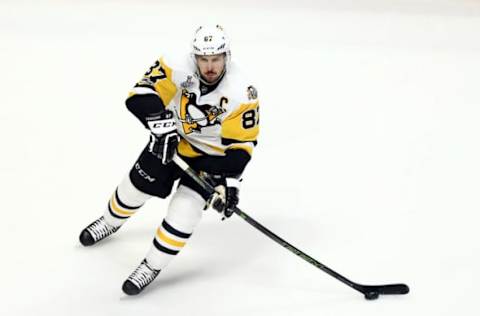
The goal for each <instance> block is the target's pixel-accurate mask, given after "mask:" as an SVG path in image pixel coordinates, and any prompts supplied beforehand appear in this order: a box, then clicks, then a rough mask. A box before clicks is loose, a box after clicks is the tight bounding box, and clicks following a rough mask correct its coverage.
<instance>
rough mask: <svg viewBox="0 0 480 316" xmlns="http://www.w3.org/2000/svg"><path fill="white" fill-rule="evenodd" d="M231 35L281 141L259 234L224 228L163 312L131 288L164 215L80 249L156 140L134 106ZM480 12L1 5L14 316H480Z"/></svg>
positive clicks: (6, 292) (1, 135)
mask: <svg viewBox="0 0 480 316" xmlns="http://www.w3.org/2000/svg"><path fill="white" fill-rule="evenodd" d="M209 21H211V22H217V21H218V22H220V23H221V24H223V25H224V26H225V28H226V29H227V31H228V32H229V34H230V36H231V37H232V40H233V44H232V49H233V54H234V56H235V58H236V59H237V60H239V61H240V62H241V63H242V64H243V65H244V66H245V67H247V69H249V72H250V74H251V77H252V78H254V79H255V81H256V84H257V87H258V90H259V94H260V98H261V124H262V126H261V138H260V141H259V146H258V147H257V149H256V151H255V153H254V159H253V160H252V162H251V164H250V165H249V167H248V169H247V171H246V173H245V181H244V186H243V188H242V195H241V204H240V206H241V208H242V209H243V210H244V211H246V212H247V213H248V214H250V215H252V216H253V217H254V218H256V219H257V220H258V221H260V222H261V223H263V224H264V225H266V226H267V227H269V228H270V229H272V230H273V231H274V232H276V233H277V234H278V235H280V236H282V237H283V238H285V239H286V240H288V241H290V242H291V243H293V244H294V245H296V246H298V247H299V248H300V249H302V250H304V251H305V252H306V253H308V254H310V255H311V256H313V257H314V258H316V259H318V260H319V261H320V262H322V263H324V264H326V265H328V266H330V267H331V268H333V269H334V270H337V271H338V272H340V273H342V274H344V275H345V276H347V277H349V278H351V279H352V280H354V281H357V282H362V283H385V282H405V283H407V284H409V285H410V287H411V293H410V294H409V295H407V296H398V297H382V298H381V299H379V300H377V301H374V302H367V301H365V300H364V299H363V298H362V296H361V295H359V294H357V292H355V291H353V290H351V289H350V288H348V287H347V286H345V285H343V284H341V283H340V282H338V281H336V280H335V279H333V278H331V277H330V276H328V275H326V274H325V273H323V272H322V271H320V270H318V269H316V268H314V267H313V266H311V265H309V264H307V263H305V262H304V261H302V260H300V259H299V258H297V257H296V256H294V255H292V254H291V253H289V252H288V251H286V250H284V249H282V248H281V247H279V246H278V245H276V244H275V243H273V242H272V241H270V240H269V239H267V238H266V237H264V236H263V235H262V234H261V233H259V232H257V231H256V230H255V229H252V228H251V227H250V226H249V225H248V224H246V223H245V222H244V221H243V220H241V219H240V218H232V219H231V220H229V221H227V222H220V221H219V218H218V216H217V214H214V213H206V214H205V216H204V219H203V221H202V222H201V224H200V225H199V227H198V229H197V230H196V232H195V234H194V236H193V237H192V238H191V241H190V242H189V244H188V245H187V247H186V248H185V249H184V250H183V252H182V253H181V254H180V255H179V256H178V257H177V258H175V260H174V261H173V262H172V264H171V265H170V266H169V267H168V268H167V269H165V271H163V272H162V273H161V275H160V276H159V278H158V279H157V280H156V282H155V283H154V284H152V285H151V286H150V287H149V288H148V289H147V290H146V291H145V293H144V294H143V295H141V296H139V297H135V298H130V297H126V296H124V295H123V294H122V292H121V289H120V287H121V284H122V282H123V280H124V279H125V278H126V277H127V276H128V274H129V273H130V272H131V271H132V269H133V268H134V267H135V266H136V265H137V264H138V263H139V261H140V260H141V259H142V258H143V256H144V254H145V252H146V251H147V250H148V248H149V247H150V243H151V240H152V236H153V232H154V229H155V227H156V226H157V225H158V223H159V222H160V220H161V219H162V218H163V216H164V214H165V208H166V203H167V202H166V201H161V200H158V199H157V200H152V201H150V202H149V203H148V204H147V205H146V206H145V207H144V209H143V210H142V211H141V212H140V214H138V215H137V216H136V217H134V218H132V219H131V220H130V222H129V223H128V224H126V225H125V226H124V227H123V228H122V229H121V230H120V231H119V232H118V234H116V235H115V236H114V237H112V238H110V239H109V240H106V241H105V242H103V243H101V244H99V245H98V246H95V247H92V248H88V249H86V248H82V247H81V246H80V245H79V243H78V241H77V238H78V234H79V232H80V231H81V229H82V228H83V227H84V226H85V225H86V224H88V223H90V222H91V221H92V220H94V219H95V218H96V217H98V216H99V215H100V214H101V212H102V211H103V208H104V207H105V205H106V202H107V199H108V198H109V196H110V194H111V193H112V192H113V190H114V188H115V186H116V185H117V184H118V182H119V181H120V180H121V178H122V177H123V175H124V174H125V173H126V172H127V170H128V169H129V168H130V166H131V165H132V163H133V162H134V160H135V159H136V157H137V155H138V154H139V152H140V150H141V149H142V148H143V146H144V144H145V143H146V140H147V134H146V131H145V130H144V129H143V128H141V126H140V125H139V123H138V122H137V121H136V119H135V118H134V117H133V116H132V115H130V114H129V113H128V111H127V110H126V109H125V107H124V105H123V102H124V99H125V97H126V94H127V92H128V90H129V89H130V87H131V86H132V84H133V83H134V82H135V81H136V80H137V79H139V77H140V76H141V75H142V73H143V72H144V71H145V69H146V68H147V67H148V66H149V65H150V64H151V63H152V62H153V61H154V60H155V58H156V57H157V56H158V55H159V54H160V53H162V52H174V51H176V50H180V49H181V48H185V47H188V43H189V40H190V38H191V35H192V32H193V30H194V29H195V27H196V26H197V25H198V24H199V23H202V22H209ZM479 34H480V3H479V2H478V1H474V0H471V1H468V0H463V1H461V0H457V1H455V0H436V1H428V0H421V1H413V0H404V1H401V0H395V1H393V0H383V1H380V0H356V1H353V0H351V1H347V0H342V1H326V0H323V1H313V0H312V1H307V0H298V1H273V0H272V1H264V2H262V3H260V4H258V3H256V2H255V1H253V0H245V1H241V2H240V1H237V2H233V1H231V2H229V1H183V2H180V1H179V3H177V4H176V3H175V2H174V1H146V0H144V1H113V0H112V1H105V0H102V1H78V2H77V3H76V2H73V1H5V0H3V1H2V2H1V3H0V89H1V99H0V107H1V111H0V140H1V147H0V148H1V155H0V175H1V176H0V179H1V180H0V197H1V200H0V205H1V221H0V227H1V229H0V240H1V254H2V256H1V261H0V268H1V269H0V272H1V275H2V277H1V283H2V285H1V286H0V297H1V300H2V302H1V304H0V314H1V315H52V316H53V315H72V316H73V315H82V316H83V315H116V316H120V315H154V314H158V315H208V316H214V315H229V316H234V315H242V316H245V315H316V316H318V315H369V316H372V315H479V314H480V308H479V307H478V303H477V301H476V299H477V298H478V295H479V294H478V293H479V290H478V283H479V281H480V276H479V272H478V271H479V266H480V246H479V242H480V238H479V237H480V233H479V228H478V227H479V215H478V214H479V212H480V196H479V192H480V167H479V165H480V145H479V138H480V127H479V126H480V124H479V121H480V115H479V114H480V111H479V104H480V91H479V88H478V87H479V79H480V78H479V77H480V40H479V39H480V37H479Z"/></svg>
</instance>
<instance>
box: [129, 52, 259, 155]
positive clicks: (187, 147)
mask: <svg viewBox="0 0 480 316" xmlns="http://www.w3.org/2000/svg"><path fill="white" fill-rule="evenodd" d="M195 70H196V67H195V65H194V63H193V61H192V59H191V58H190V56H188V55H183V56H181V57H180V58H178V57H177V58H175V57H173V56H172V57H170V56H163V57H162V58H160V59H158V60H157V61H156V62H155V63H154V65H153V66H152V67H151V68H150V69H149V71H148V72H147V73H146V74H145V75H144V77H143V78H142V79H141V80H140V81H139V82H138V83H137V85H136V86H135V87H134V88H133V89H132V91H131V92H130V95H129V96H133V95H138V94H148V93H154V94H158V96H159V97H160V98H161V99H162V101H163V103H164V104H165V106H166V108H167V109H169V110H171V111H172V112H174V113H175V119H176V122H177V130H178V133H179V134H180V135H181V137H182V139H181V141H180V143H179V145H178V152H179V153H180V154H181V155H183V156H186V157H198V156H201V155H205V154H206V155H212V156H224V155H225V151H226V150H228V149H240V150H245V151H246V152H248V153H249V154H250V155H251V154H252V151H253V147H254V146H255V144H256V142H257V136H258V132H259V112H258V108H259V107H258V106H259V105H258V98H257V91H256V89H255V88H254V87H253V85H251V84H250V82H248V81H247V80H246V79H245V78H244V77H243V76H242V75H241V74H240V72H239V70H238V68H237V66H236V65H235V63H234V62H231V63H230V65H229V67H228V69H227V72H226V74H225V76H224V78H223V79H222V80H221V81H220V83H219V85H218V86H217V87H216V88H215V90H213V91H211V92H209V93H207V94H205V95H201V92H200V81H199V79H198V78H197V75H196V72H195Z"/></svg>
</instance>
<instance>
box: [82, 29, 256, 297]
mask: <svg viewBox="0 0 480 316" xmlns="http://www.w3.org/2000/svg"><path fill="white" fill-rule="evenodd" d="M126 105H127V108H128V110H130V111H131V112H132V113H133V114H134V115H135V116H136V117H137V118H138V119H139V120H140V121H141V122H142V124H143V125H144V126H145V127H146V128H147V129H148V130H149V131H150V141H149V143H148V144H147V146H146V147H145V149H144V150H143V152H142V153H141V154H140V156H139V158H138V160H137V161H136V162H135V164H134V165H133V167H132V169H131V170H130V172H129V174H128V175H127V176H126V177H125V178H124V179H123V181H122V182H121V183H120V184H119V185H118V187H117V188H116V190H115V192H114V193H113V195H112V197H111V198H110V200H109V202H108V206H107V208H106V209H105V211H104V213H103V215H102V216H101V217H100V218H99V219H97V220H96V221H94V222H93V223H92V224H90V225H88V226H87V227H86V228H85V229H84V230H83V231H82V232H81V234H80V242H81V243H82V245H84V246H90V245H93V244H95V243H97V242H99V241H100V240H102V239H104V238H106V237H107V236H109V235H111V234H113V233H115V232H116V231H117V230H118V229H119V228H120V227H121V226H122V225H123V224H124V223H125V222H126V221H127V219H128V218H129V217H131V216H132V215H133V214H135V213H136V212H137V211H138V209H139V208H140V207H141V206H142V205H143V204H144V203H145V202H146V201H147V200H148V199H149V198H151V197H152V196H156V197H159V198H162V199H164V198H166V197H168V196H169V195H170V193H171V191H172V188H173V186H174V182H175V181H176V180H177V179H180V181H179V184H178V187H177V188H176V191H175V193H174V194H173V196H172V198H171V200H170V203H169V206H168V211H167V214H166V217H165V218H164V219H163V221H162V222H161V224H160V225H159V226H158V229H157V230H156V232H155V236H154V239H153V243H152V246H151V248H150V250H149V251H148V253H147V254H146V257H145V258H144V259H143V260H142V261H141V263H140V265H139V266H138V267H137V268H136V269H135V270H134V271H133V273H132V274H131V275H130V276H129V277H128V278H127V279H126V281H125V282H124V283H123V287H122V289H123V291H124V292H125V293H126V294H128V295H135V294H138V293H140V292H141V291H142V290H143V289H144V288H145V287H146V286H147V285H148V284H150V283H151V282H152V281H153V280H154V279H155V277H156V276H157V275H158V273H159V272H160V270H162V269H163V268H164V267H165V266H166V265H167V264H168V263H169V262H170V261H171V260H172V259H173V258H174V257H175V255H177V254H178V253H179V251H180V250H181V249H182V248H183V247H184V246H185V244H186V242H187V241H188V238H189V237H190V236H191V235H192V233H193V230H194V228H195V227H196V225H197V224H198V222H199V221H200V218H201V216H202V212H203V210H204V209H206V208H208V207H211V206H212V205H214V206H215V208H217V211H219V212H220V213H221V214H222V216H223V217H224V218H227V217H230V216H231V215H232V213H233V209H234V207H235V206H236V205H237V203H238V201H239V198H238V194H239V188H240V181H241V175H242V173H243V171H244V169H245V166H246V165H247V163H248V162H249V161H250V158H251V154H252V150H253V148H254V146H255V145H256V141H257V135H258V130H259V126H258V124H259V116H258V99H257V91H256V89H255V88H254V87H253V86H252V85H251V84H250V82H249V81H247V80H246V79H244V78H243V77H242V75H240V73H239V70H238V69H237V68H236V66H235V64H234V63H233V62H232V61H231V53H230V46H229V41H228V39H227V37H226V35H225V33H224V31H223V29H222V28H221V27H220V26H218V25H217V26H205V27H200V28H199V29H198V30H197V31H196V33H195V36H194V39H193V42H192V52H191V53H190V54H186V56H163V57H162V58H160V59H159V60H157V61H156V62H155V63H154V64H153V66H152V67H151V68H150V69H149V70H148V71H147V73H146V74H145V75H144V76H143V78H142V79H141V80H140V81H139V82H138V83H137V84H136V85H135V86H134V88H133V89H132V91H131V92H130V94H129V96H128V98H127V100H126ZM175 154H178V155H179V156H180V157H181V158H183V159H184V160H185V161H186V162H187V163H188V164H189V165H190V166H191V167H192V168H193V169H195V170H196V171H197V172H199V173H200V174H201V175H202V177H203V178H204V179H206V180H207V181H209V182H210V183H211V184H212V185H214V186H215V187H216V189H217V193H215V194H214V195H213V196H209V195H208V194H206V193H205V192H204V191H203V190H202V188H201V187H200V186H199V185H198V184H196V183H195V182H194V181H193V180H192V179H190V178H189V177H188V176H187V175H184V174H182V171H181V169H180V168H179V167H178V166H177V165H176V164H175V163H174V162H173V161H172V159H173V156H174V155H175ZM218 200H221V201H222V202H223V203H216V202H218Z"/></svg>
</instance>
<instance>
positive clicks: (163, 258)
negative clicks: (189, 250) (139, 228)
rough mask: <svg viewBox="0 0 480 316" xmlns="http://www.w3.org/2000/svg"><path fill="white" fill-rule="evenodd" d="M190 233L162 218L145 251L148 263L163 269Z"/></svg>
mask: <svg viewBox="0 0 480 316" xmlns="http://www.w3.org/2000/svg"><path fill="white" fill-rule="evenodd" d="M191 235H192V234H188V233H184V232H182V231H180V230H178V229H176V228H175V227H173V226H172V225H170V224H169V223H168V222H167V221H166V220H163V222H162V224H161V225H160V227H158V229H157V232H156V234H155V238H153V245H152V247H151V248H150V251H149V252H148V253H147V256H146V259H147V262H148V264H149V265H150V266H151V267H152V268H154V269H156V270H161V269H163V268H164V267H165V266H167V265H168V263H169V262H170V261H171V260H172V259H173V258H174V257H175V255H177V254H178V253H179V252H180V250H181V249H182V248H183V247H184V246H185V244H186V242H187V240H188V238H189V237H190V236H191Z"/></svg>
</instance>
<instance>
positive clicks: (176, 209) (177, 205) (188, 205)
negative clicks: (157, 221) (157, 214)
mask: <svg viewBox="0 0 480 316" xmlns="http://www.w3.org/2000/svg"><path fill="white" fill-rule="evenodd" d="M204 206H205V201H204V200H203V198H202V197H201V196H200V194H198V193H197V192H195V191H193V190H192V189H190V188H188V187H186V186H183V185H180V186H179V187H178V189H177V191H176V192H175V194H174V195H173V197H172V199H171V200H170V205H169V206H168V213H167V216H166V217H165V220H166V221H167V222H168V223H169V224H170V225H172V226H173V227H175V228H176V229H178V230H180V231H182V232H184V233H187V234H191V233H192V232H193V230H194V228H195V226H197V224H198V222H199V221H200V219H201V218H202V213H203V207H204Z"/></svg>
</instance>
